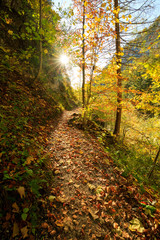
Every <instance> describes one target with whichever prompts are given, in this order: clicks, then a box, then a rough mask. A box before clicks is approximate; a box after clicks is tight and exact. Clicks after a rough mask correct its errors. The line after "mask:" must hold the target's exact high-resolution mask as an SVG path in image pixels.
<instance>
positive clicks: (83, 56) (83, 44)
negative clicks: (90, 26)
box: [82, 0, 86, 108]
mask: <svg viewBox="0 0 160 240" xmlns="http://www.w3.org/2000/svg"><path fill="white" fill-rule="evenodd" d="M85 14H86V2H85V0H83V21H82V107H83V108H85V20H86V17H85Z"/></svg>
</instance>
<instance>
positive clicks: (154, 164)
mask: <svg viewBox="0 0 160 240" xmlns="http://www.w3.org/2000/svg"><path fill="white" fill-rule="evenodd" d="M159 154H160V147H159V149H158V152H157V155H156V157H155V159H154V162H153V167H152V169H151V171H150V173H149V174H148V178H150V177H151V176H152V174H153V171H154V169H155V166H156V163H157V160H158V157H159Z"/></svg>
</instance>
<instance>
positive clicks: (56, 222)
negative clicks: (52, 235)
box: [55, 220, 63, 227]
mask: <svg viewBox="0 0 160 240" xmlns="http://www.w3.org/2000/svg"><path fill="white" fill-rule="evenodd" d="M55 224H56V225H57V226H58V227H63V222H62V221H61V220H57V221H55Z"/></svg>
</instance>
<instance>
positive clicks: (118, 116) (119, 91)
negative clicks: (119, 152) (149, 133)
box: [113, 0, 122, 136]
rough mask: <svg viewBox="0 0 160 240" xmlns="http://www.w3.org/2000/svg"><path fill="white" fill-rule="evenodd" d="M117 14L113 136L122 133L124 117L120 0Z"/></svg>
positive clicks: (115, 7)
mask: <svg viewBox="0 0 160 240" xmlns="http://www.w3.org/2000/svg"><path fill="white" fill-rule="evenodd" d="M114 9H115V11H116V13H115V33H116V63H117V67H118V68H117V111H116V121H115V129H114V132H113V134H115V135H116V136H118V135H119V133H120V125H121V116H122V76H121V56H120V53H121V50H120V25H119V13H118V11H117V10H118V0H114Z"/></svg>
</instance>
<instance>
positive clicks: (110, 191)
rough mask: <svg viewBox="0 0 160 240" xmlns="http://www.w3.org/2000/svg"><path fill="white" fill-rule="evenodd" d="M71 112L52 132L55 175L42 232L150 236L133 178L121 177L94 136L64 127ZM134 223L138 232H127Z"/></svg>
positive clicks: (63, 239)
mask: <svg viewBox="0 0 160 240" xmlns="http://www.w3.org/2000/svg"><path fill="white" fill-rule="evenodd" d="M73 113H74V111H70V112H69V111H65V112H64V113H63V116H62V118H61V120H60V121H59V123H58V124H57V127H56V130H55V131H54V132H53V134H52V136H51V141H50V146H49V151H50V152H51V156H52V155H53V157H52V161H51V165H50V168H52V169H53V172H54V175H55V177H54V182H53V185H52V186H51V192H50V196H48V197H47V201H48V204H47V205H45V208H47V209H45V212H46V216H45V220H44V223H43V224H42V226H41V228H42V229H43V230H42V232H41V234H42V235H45V234H47V235H45V239H58V240H80V239H83V240H84V239H106V240H108V239H144V236H149V238H146V239H152V237H151V236H152V234H153V235H154V234H155V229H152V226H153V225H154V219H152V218H151V217H150V220H148V217H147V215H145V214H144V213H143V209H142V208H140V204H139V199H140V196H139V193H138V191H137V188H136V187H135V186H133V184H132V180H133V179H132V178H129V179H126V178H124V177H123V176H121V174H120V172H119V170H118V169H117V168H116V166H115V165H114V164H113V161H112V160H111V158H110V157H109V156H108V155H107V154H106V153H105V152H104V151H103V149H102V148H101V146H100V145H99V143H98V142H97V141H96V140H95V139H93V138H91V136H90V137H89V136H86V135H85V133H84V132H83V131H81V130H78V129H76V128H74V127H70V126H69V125H68V123H67V122H68V120H69V119H70V118H71V115H72V114H73ZM142 200H143V199H142ZM135 219H137V220H135ZM131 220H132V222H133V224H132V225H131V223H130V221H131ZM136 221H137V223H136ZM138 221H141V222H142V225H141V223H140V222H138ZM135 224H137V226H138V227H137V228H138V232H137V231H131V230H130V228H132V227H133V228H134V226H135ZM46 229H47V233H46ZM144 230H145V233H144ZM140 231H141V232H142V233H140ZM148 234H149V235H148ZM154 236H156V235H154ZM153 239H154V238H153ZM156 239H157V238H156Z"/></svg>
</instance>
